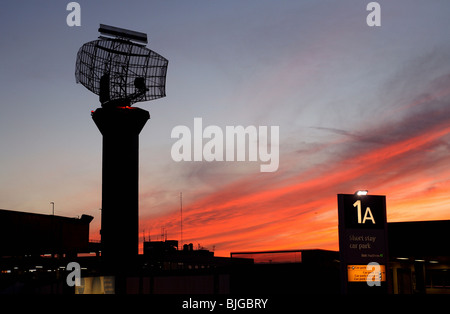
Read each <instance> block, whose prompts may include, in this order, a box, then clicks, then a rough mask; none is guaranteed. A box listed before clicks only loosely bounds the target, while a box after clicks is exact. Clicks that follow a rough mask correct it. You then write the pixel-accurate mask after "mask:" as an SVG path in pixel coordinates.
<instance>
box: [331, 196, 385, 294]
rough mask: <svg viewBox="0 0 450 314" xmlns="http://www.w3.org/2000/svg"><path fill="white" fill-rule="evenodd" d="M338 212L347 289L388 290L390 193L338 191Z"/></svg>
mask: <svg viewBox="0 0 450 314" xmlns="http://www.w3.org/2000/svg"><path fill="white" fill-rule="evenodd" d="M338 214H339V252H340V256H341V278H343V281H342V282H343V287H342V289H343V292H344V293H359V292H361V291H362V290H363V289H369V290H368V291H367V292H368V293H370V291H373V292H375V291H384V292H387V283H386V281H387V280H386V269H385V266H384V265H387V263H388V245H387V244H388V241H387V222H386V197H385V196H384V195H367V194H366V195H364V194H338ZM374 265H375V266H374ZM374 267H375V268H376V269H374ZM379 276H381V280H380V279H379V278H378V277H379ZM364 283H365V284H364Z"/></svg>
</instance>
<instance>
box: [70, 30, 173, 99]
mask: <svg viewBox="0 0 450 314" xmlns="http://www.w3.org/2000/svg"><path fill="white" fill-rule="evenodd" d="M99 31H100V32H101V33H102V34H103V35H108V36H114V38H106V37H104V36H100V37H99V39H98V40H94V41H91V42H88V43H86V44H84V45H83V46H82V47H81V48H80V50H79V51H78V54H77V61H76V69H75V78H76V82H77V83H81V84H82V85H84V86H85V87H86V88H87V89H88V90H90V91H91V92H93V93H94V94H96V95H98V96H99V99H100V102H101V104H102V107H122V106H131V105H132V104H134V103H136V102H141V101H149V100H153V99H157V98H161V97H165V96H166V90H165V85H166V74H167V65H168V60H167V59H165V58H164V57H162V56H161V55H159V54H157V53H156V52H154V51H152V50H150V49H148V48H146V47H145V45H141V44H137V43H135V42H132V40H134V41H139V42H145V43H147V35H146V34H143V33H138V32H134V31H130V30H125V29H121V28H116V27H112V26H107V25H100V28H99Z"/></svg>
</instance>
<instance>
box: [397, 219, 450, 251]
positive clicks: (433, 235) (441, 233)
mask: <svg viewBox="0 0 450 314" xmlns="http://www.w3.org/2000/svg"><path fill="white" fill-rule="evenodd" d="M388 241H389V254H390V257H391V258H394V257H416V258H426V257H430V256H442V257H450V245H449V243H450V220H433V221H410V222H390V223H388Z"/></svg>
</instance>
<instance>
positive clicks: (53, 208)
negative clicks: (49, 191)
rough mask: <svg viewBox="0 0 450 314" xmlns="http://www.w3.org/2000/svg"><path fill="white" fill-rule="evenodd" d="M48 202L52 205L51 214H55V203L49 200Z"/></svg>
mask: <svg viewBox="0 0 450 314" xmlns="http://www.w3.org/2000/svg"><path fill="white" fill-rule="evenodd" d="M50 204H51V205H52V215H53V216H55V203H54V202H50Z"/></svg>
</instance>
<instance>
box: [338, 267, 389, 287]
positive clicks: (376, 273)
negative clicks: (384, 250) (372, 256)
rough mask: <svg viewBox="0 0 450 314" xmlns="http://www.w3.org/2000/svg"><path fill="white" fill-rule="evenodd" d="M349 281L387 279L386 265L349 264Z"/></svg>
mask: <svg viewBox="0 0 450 314" xmlns="http://www.w3.org/2000/svg"><path fill="white" fill-rule="evenodd" d="M347 281H348V282H366V283H370V282H374V283H376V282H377V281H378V282H383V281H386V267H385V266H384V265H370V264H369V265H347Z"/></svg>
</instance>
